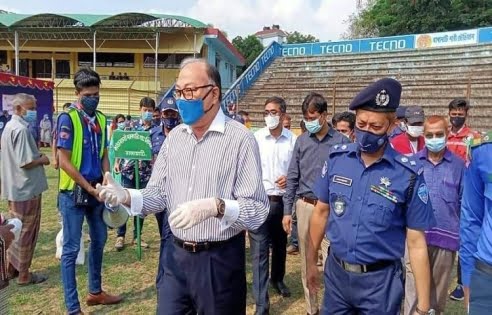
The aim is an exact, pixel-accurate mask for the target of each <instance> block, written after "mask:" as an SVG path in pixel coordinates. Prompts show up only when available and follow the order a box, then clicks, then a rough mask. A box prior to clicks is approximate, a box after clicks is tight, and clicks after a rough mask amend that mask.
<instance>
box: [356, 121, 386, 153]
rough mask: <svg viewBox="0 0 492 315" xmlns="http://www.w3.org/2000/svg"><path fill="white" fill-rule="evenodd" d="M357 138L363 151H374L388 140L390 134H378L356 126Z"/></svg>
mask: <svg viewBox="0 0 492 315" xmlns="http://www.w3.org/2000/svg"><path fill="white" fill-rule="evenodd" d="M355 140H356V142H357V144H358V146H359V148H360V150H361V151H362V152H367V153H374V152H376V151H377V150H379V149H380V148H381V147H382V146H383V145H385V144H386V143H387V142H388V134H387V133H386V132H385V133H383V134H382V135H377V134H375V133H372V132H369V131H365V130H361V129H359V128H357V127H355Z"/></svg>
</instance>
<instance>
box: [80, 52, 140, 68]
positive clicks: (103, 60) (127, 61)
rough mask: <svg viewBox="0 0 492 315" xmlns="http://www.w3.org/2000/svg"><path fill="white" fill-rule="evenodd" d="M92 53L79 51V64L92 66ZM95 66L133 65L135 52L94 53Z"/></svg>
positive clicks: (127, 66)
mask: <svg viewBox="0 0 492 315" xmlns="http://www.w3.org/2000/svg"><path fill="white" fill-rule="evenodd" d="M92 56H93V54H92V53H79V66H80V67H83V66H88V67H90V66H92V62H93V60H92ZM96 66H97V67H120V68H133V67H135V54H124V53H96Z"/></svg>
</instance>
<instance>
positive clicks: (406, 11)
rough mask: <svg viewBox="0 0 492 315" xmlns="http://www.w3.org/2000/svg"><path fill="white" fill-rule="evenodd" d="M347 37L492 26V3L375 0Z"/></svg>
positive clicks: (489, 0) (351, 24)
mask: <svg viewBox="0 0 492 315" xmlns="http://www.w3.org/2000/svg"><path fill="white" fill-rule="evenodd" d="M348 23H349V30H348V32H347V34H345V35H344V37H345V38H361V37H371V36H393V35H402V34H416V33H430V32H443V31H453V30H460V29H467V28H476V27H481V26H489V25H491V24H492V0H413V1H409V0H405V1H397V0H375V1H369V3H368V4H367V6H366V7H365V8H364V9H363V10H361V11H360V12H359V13H358V14H356V15H352V16H351V17H350V18H349V20H348Z"/></svg>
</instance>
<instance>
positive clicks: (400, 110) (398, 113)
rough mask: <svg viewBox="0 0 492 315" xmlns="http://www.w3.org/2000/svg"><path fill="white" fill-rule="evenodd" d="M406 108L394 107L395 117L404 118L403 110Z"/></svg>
mask: <svg viewBox="0 0 492 315" xmlns="http://www.w3.org/2000/svg"><path fill="white" fill-rule="evenodd" d="M406 110H407V106H400V107H398V108H397V109H396V118H397V119H403V118H405V112H406Z"/></svg>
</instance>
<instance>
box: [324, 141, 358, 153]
mask: <svg viewBox="0 0 492 315" xmlns="http://www.w3.org/2000/svg"><path fill="white" fill-rule="evenodd" d="M352 145H355V144H353V143H352V144H336V145H334V146H332V147H331V148H330V156H333V155H335V154H342V153H346V152H348V151H350V150H352V148H353V147H352Z"/></svg>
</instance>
